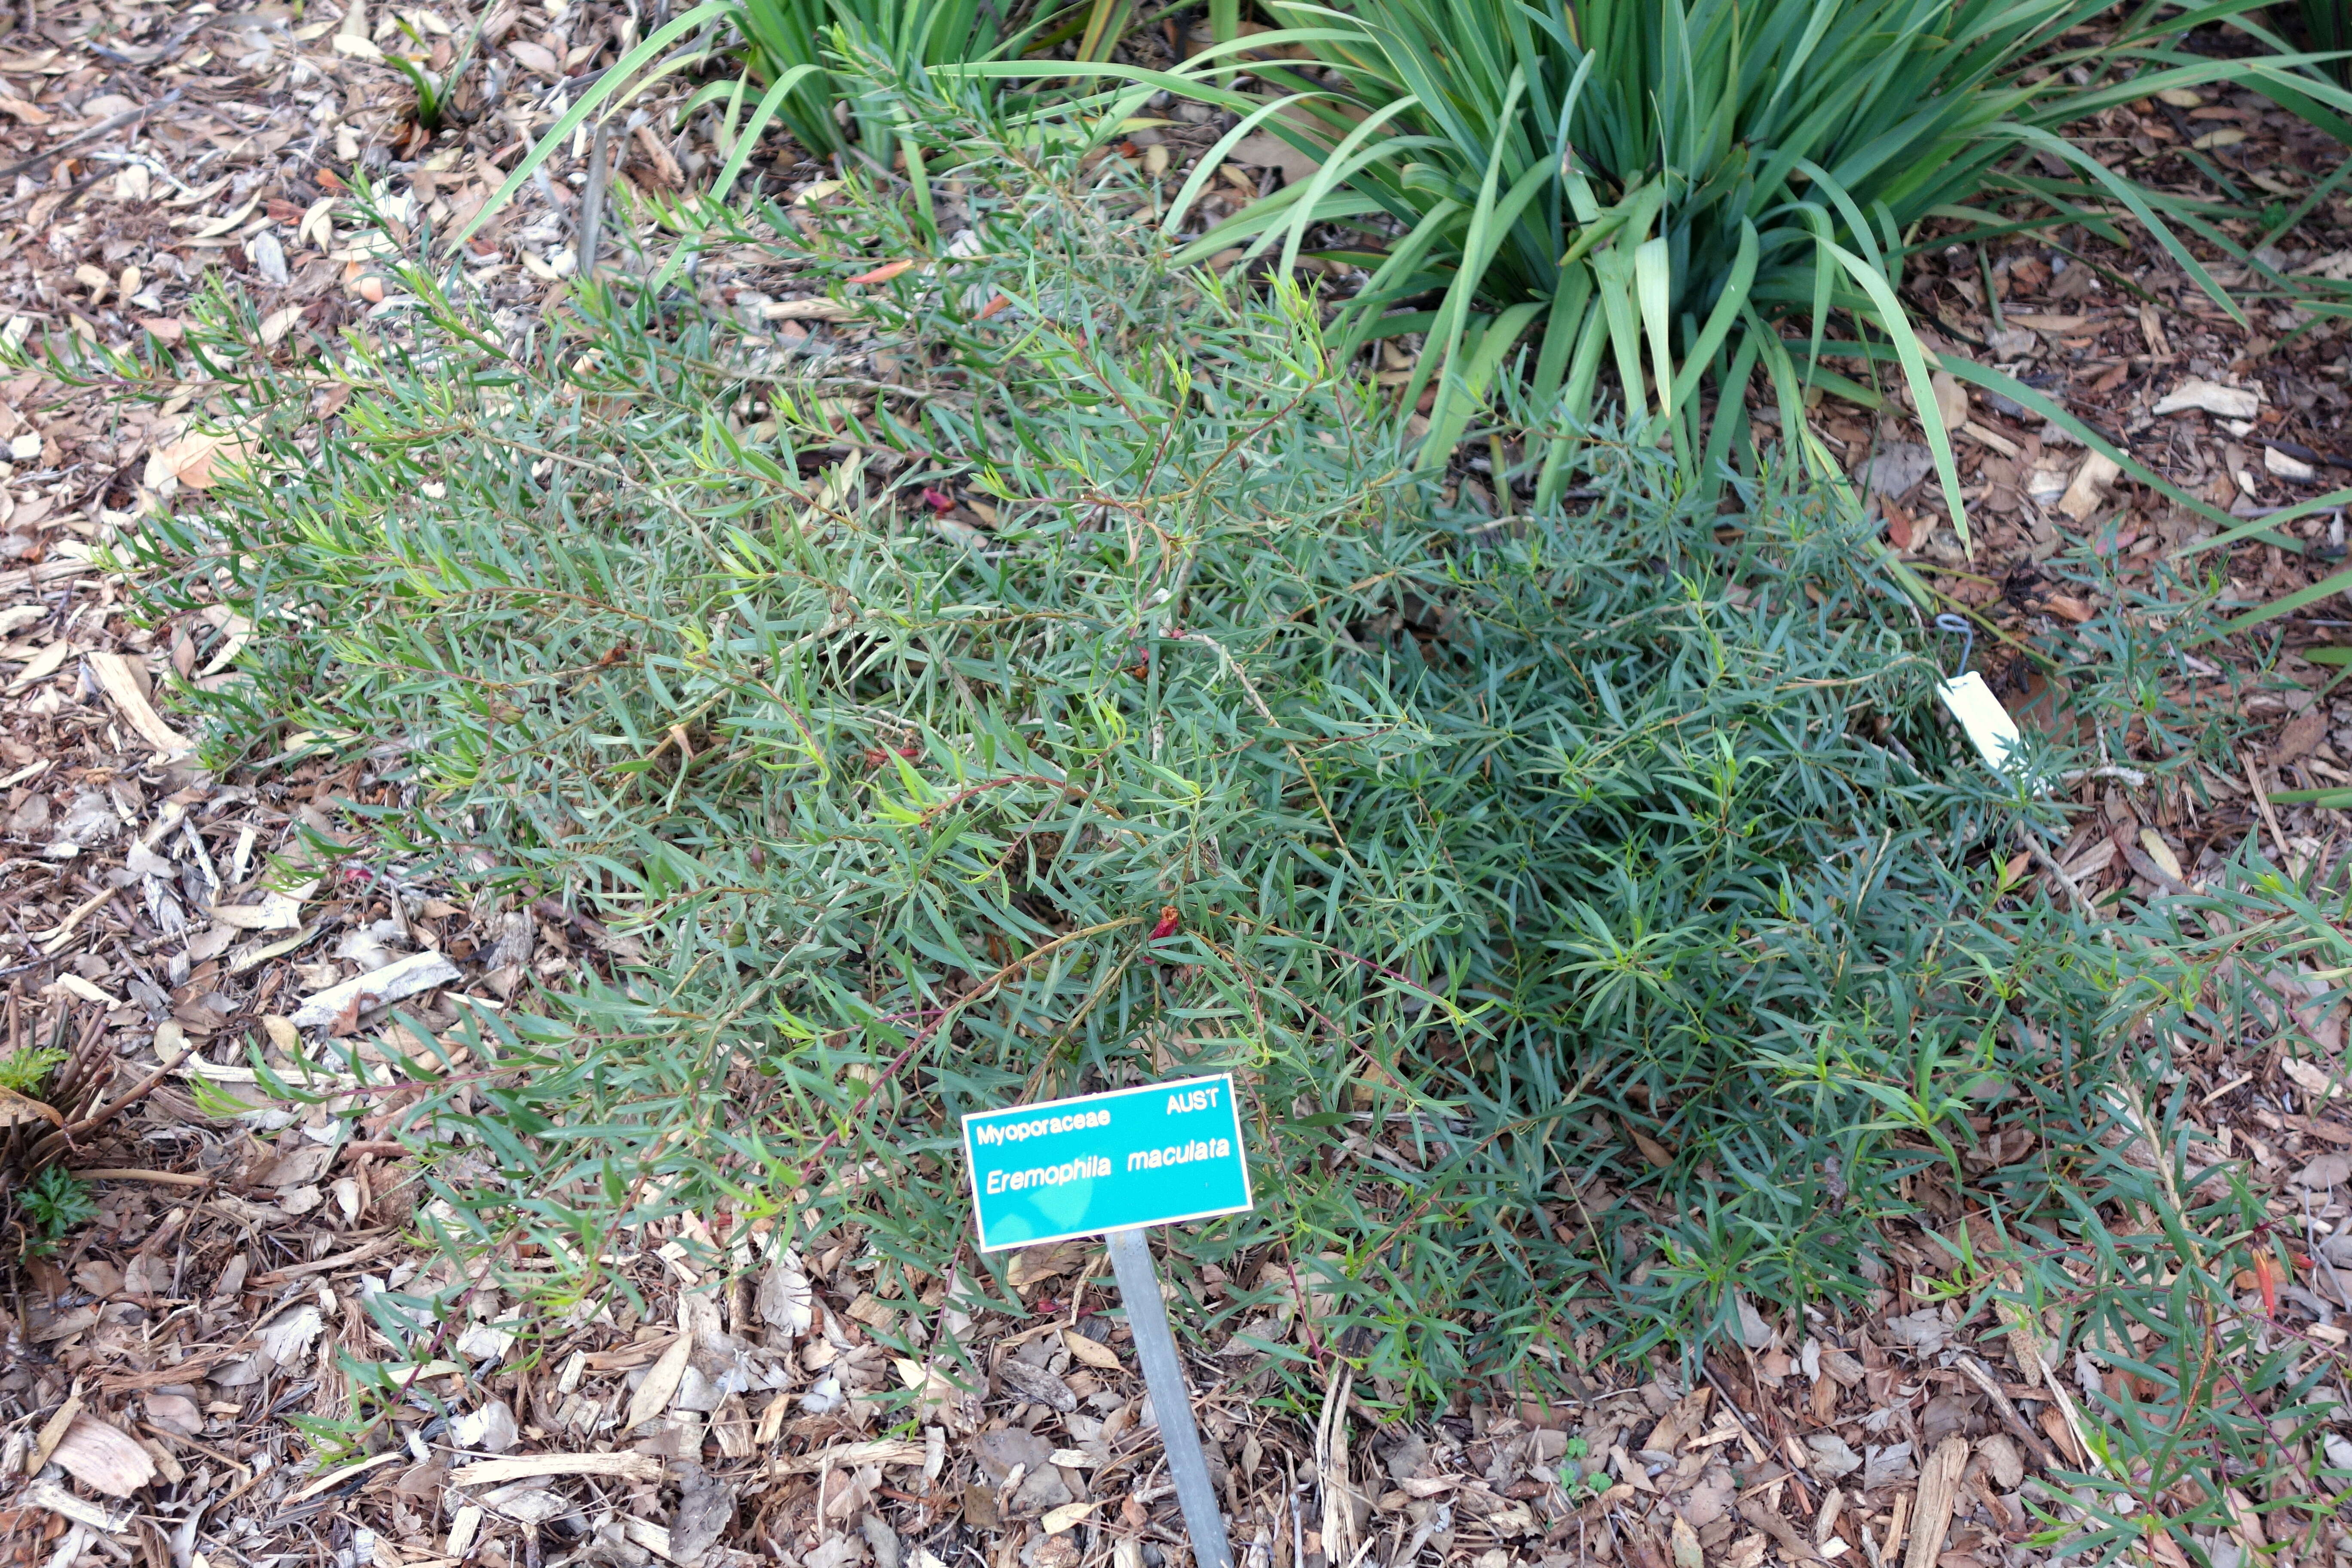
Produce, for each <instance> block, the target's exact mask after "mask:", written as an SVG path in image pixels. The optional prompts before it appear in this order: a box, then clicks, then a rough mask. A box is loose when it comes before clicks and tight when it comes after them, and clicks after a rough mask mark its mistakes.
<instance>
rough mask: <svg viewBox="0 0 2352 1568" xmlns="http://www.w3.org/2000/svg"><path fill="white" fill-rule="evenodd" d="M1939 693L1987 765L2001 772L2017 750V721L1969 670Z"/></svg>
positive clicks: (1938, 688) (1974, 672) (1946, 684)
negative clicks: (2012, 753) (2011, 753)
mask: <svg viewBox="0 0 2352 1568" xmlns="http://www.w3.org/2000/svg"><path fill="white" fill-rule="evenodd" d="M1936 694H1937V696H1938V697H1941V698H1942V699H1943V700H1944V706H1945V707H1946V708H1948V709H1949V710H1951V713H1952V717H1953V718H1955V719H1958V721H1960V728H1961V729H1963V730H1966V731H1968V732H1969V740H1971V741H1973V742H1976V748H1977V755H1979V756H1980V757H1982V758H1983V759H1984V760H1985V766H1987V767H1989V768H1990V769H1991V770H1992V771H1993V772H1995V773H1999V772H2000V771H2001V769H2002V768H2003V766H2005V765H2006V764H2007V763H2008V762H2009V754H2010V752H2013V751H2015V750H2016V749H2017V745H2018V742H2019V741H2020V740H2021V739H2022V737H2021V736H2020V735H2019V734H2018V732H2017V721H2016V720H2014V719H2012V718H2011V717H2010V716H2009V710H2008V709H2006V708H2004V707H2002V706H2001V705H2000V698H1998V697H1995V696H1994V695H1993V694H1992V688H1991V687H1990V686H1987V685H1986V684H1985V683H1984V677H1983V676H1981V675H1979V674H1978V673H1977V672H1976V671H1975V670H1973V669H1972V670H1969V672H1968V673H1967V674H1966V675H1963V676H1961V677H1960V678H1959V679H1958V680H1947V681H1945V682H1943V683H1942V684H1941V685H1939V686H1937V688H1936Z"/></svg>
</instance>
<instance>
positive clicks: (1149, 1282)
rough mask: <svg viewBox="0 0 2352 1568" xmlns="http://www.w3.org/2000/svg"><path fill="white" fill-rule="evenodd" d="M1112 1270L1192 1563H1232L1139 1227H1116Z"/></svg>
mask: <svg viewBox="0 0 2352 1568" xmlns="http://www.w3.org/2000/svg"><path fill="white" fill-rule="evenodd" d="M1105 1239H1106V1240H1107V1241H1108V1243H1109V1244H1110V1267H1111V1272H1112V1273H1114V1274H1116V1275H1117V1276H1118V1294H1119V1299H1120V1300H1123V1301H1125V1302H1126V1303H1127V1326H1128V1329H1129V1331H1130V1332H1132V1333H1133V1334H1134V1335H1135V1355H1136V1359H1137V1360H1138V1361H1140V1362H1141V1363H1143V1385H1144V1386H1145V1387H1146V1388H1149V1389H1150V1391H1151V1411H1152V1414H1153V1415H1155V1416H1157V1417H1158V1418H1159V1421H1160V1447H1162V1448H1164V1449H1166V1450H1167V1452H1168V1473H1169V1475H1170V1476H1171V1478H1172V1479H1174V1480H1175V1482H1176V1502H1177V1506H1178V1507H1180V1508H1181V1509H1182V1510H1184V1531H1185V1533H1186V1534H1188V1535H1190V1536H1191V1537H1192V1562H1193V1564H1194V1568H1233V1563H1234V1549H1233V1547H1232V1545H1231V1544H1230V1543H1229V1542H1227V1541H1226V1540H1225V1516H1224V1513H1223V1510H1220V1509H1219V1508H1218V1507H1217V1487H1216V1483H1215V1482H1214V1481H1213V1480H1211V1479H1209V1460H1208V1457H1207V1456H1206V1455H1204V1454H1202V1452H1201V1432H1200V1428H1199V1427H1197V1426H1194V1425H1193V1424H1192V1390H1191V1389H1190V1388H1189V1387H1187V1386H1186V1385H1185V1383H1184V1363H1182V1362H1181V1361H1179V1360H1178V1359H1177V1358H1176V1336H1175V1335H1174V1334H1172V1333H1171V1332H1170V1331H1169V1330H1168V1312H1167V1310H1166V1307H1165V1305H1164V1304H1163V1303H1162V1302H1161V1301H1160V1273H1159V1270H1157V1269H1155V1268H1152V1267H1151V1243H1150V1241H1149V1240H1148V1239H1146V1237H1144V1234H1143V1232H1141V1231H1140V1230H1115V1231H1112V1232H1111V1233H1110V1235H1109V1236H1108V1237H1106V1238H1105Z"/></svg>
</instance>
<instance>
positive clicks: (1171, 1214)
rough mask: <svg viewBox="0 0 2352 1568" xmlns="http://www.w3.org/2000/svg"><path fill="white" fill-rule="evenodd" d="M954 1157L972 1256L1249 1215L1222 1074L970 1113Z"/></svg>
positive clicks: (1236, 1121) (1238, 1141) (1245, 1177)
mask: <svg viewBox="0 0 2352 1568" xmlns="http://www.w3.org/2000/svg"><path fill="white" fill-rule="evenodd" d="M963 1147H964V1154H965V1156H966V1158H967V1159H968V1160H969V1161H970V1163H971V1200H972V1209H973V1212H974V1214H975V1215H977V1216H978V1218H979V1221H980V1248H981V1250H982V1252H999V1251H1002V1250H1003V1249H1004V1248H1005V1247H1031V1246H1034V1245H1035V1244H1036V1243H1038V1242H1041V1241H1061V1240H1065V1239H1066V1238H1067V1237H1074V1236H1094V1235H1097V1234H1099V1233H1101V1232H1103V1231H1107V1230H1127V1229H1132V1228H1134V1227H1136V1226H1147V1225H1168V1224H1171V1223H1173V1222H1174V1221H1177V1220H1186V1219H1207V1218H1209V1217H1210V1216H1211V1215H1221V1214H1241V1213H1243V1212H1244V1211H1245V1210H1247V1209H1248V1208H1249V1206H1250V1188H1249V1163H1248V1162H1247V1161H1246V1160H1244V1159H1243V1157H1242V1121H1241V1112H1240V1109H1239V1108H1238V1107H1237V1106H1235V1105H1234V1079H1233V1075H1232V1074H1231V1073H1219V1074H1218V1075H1217V1076H1216V1077H1214V1078H1191V1079H1182V1080H1181V1081H1180V1082H1177V1083H1158V1084H1152V1085H1150V1086H1149V1087H1147V1088H1143V1089H1117V1090H1114V1091H1113V1092H1111V1093H1109V1094H1089V1095H1083V1096H1081V1097H1079V1098H1078V1099H1076V1100H1051V1101H1048V1102H1047V1103H1045V1104H1044V1105H1024V1106H1022V1107H1020V1108H1019V1109H1017V1110H981V1111H975V1112H973V1113H972V1114H971V1115H970V1116H967V1117H965V1118H964V1119H963Z"/></svg>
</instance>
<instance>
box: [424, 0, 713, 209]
mask: <svg viewBox="0 0 2352 1568" xmlns="http://www.w3.org/2000/svg"><path fill="white" fill-rule="evenodd" d="M734 10H735V7H734V6H733V5H728V4H726V3H725V0H705V3H704V4H703V5H697V6H696V7H695V8H694V9H693V10H691V11H688V13H686V15H684V16H678V17H676V18H673V19H672V20H671V22H670V24H669V25H668V26H666V27H663V28H660V29H658V30H657V31H656V32H655V33H654V35H653V36H652V37H648V38H647V39H646V41H645V42H644V43H642V44H639V45H638V46H637V47H635V48H634V49H631V50H630V51H629V52H628V53H627V54H626V55H625V56H624V57H622V58H621V60H620V62H619V63H618V64H616V65H614V67H613V68H611V69H609V70H607V71H606V72H605V73H604V75H603V76H602V77H600V78H598V79H597V81H596V85H595V86H594V87H592V88H590V89H588V90H587V91H586V92H583V93H582V94H581V95H580V101H579V102H577V103H575V104H573V105H572V107H571V109H569V110H566V111H565V112H564V114H563V116H562V118H561V119H559V120H558V121H556V122H555V123H554V124H552V125H551V126H549V127H548V128H547V134H546V135H544V136H541V138H540V139H539V140H538V141H537V142H533V143H532V144H531V147H530V151H529V152H527V153H524V154H523V155H522V161H521V162H520V163H517V164H516V165H515V166H514V173H512V174H509V175H508V176H507V177H506V183H505V184H502V185H500V186H499V188H498V189H497V190H495V191H493V192H491V193H490V199H489V200H488V201H487V202H484V203H483V204H482V205H481V210H480V211H478V212H477V213H475V214H474V216H472V217H470V218H468V219H467V220H466V224H465V226H464V227H462V228H460V229H459V230H458V231H457V233H456V234H454V235H452V236H450V237H449V249H450V250H451V251H453V252H454V251H455V250H456V249H457V247H459V246H461V245H463V244H465V243H466V241H467V240H468V239H471V238H472V237H474V234H475V231H477V230H478V229H479V228H480V227H481V226H482V225H484V224H485V223H488V221H489V219H490V217H491V215H493V214H494V213H496V212H497V211H498V210H499V208H500V207H502V206H504V205H507V203H508V202H509V201H510V200H512V199H513V197H514V194H515V193H516V192H517V191H519V190H520V189H522V186H523V182H524V181H526V180H528V179H530V177H531V175H533V174H536V173H538V172H539V166H540V165H541V163H546V162H547V160H548V159H549V158H550V157H551V156H552V155H553V154H554V152H555V150H556V149H557V148H558V147H560V146H562V144H563V141H564V138H566V137H568V136H570V135H571V134H572V132H574V131H577V130H578V129H579V128H580V126H581V123H582V122H583V121H585V120H586V119H587V118H588V117H589V116H590V115H591V114H593V113H594V112H595V111H596V106H597V105H598V104H600V103H603V102H604V100H606V99H608V98H610V97H612V96H613V95H614V93H616V92H618V91H619V90H620V89H621V88H622V86H623V85H624V84H625V82H627V81H628V79H630V78H631V77H633V76H635V74H636V73H637V72H638V71H639V70H640V69H642V68H644V67H645V65H646V62H647V61H649V60H651V59H653V58H655V57H656V56H657V55H659V54H660V53H661V52H662V51H663V50H664V49H666V48H667V47H669V46H670V45H671V44H673V43H675V42H677V40H678V39H680V38H682V37H686V35H687V34H688V33H691V32H693V31H694V30H695V29H697V28H698V27H700V26H702V25H703V24H704V23H706V22H718V21H723V20H725V19H726V18H727V17H729V16H732V15H733V14H734Z"/></svg>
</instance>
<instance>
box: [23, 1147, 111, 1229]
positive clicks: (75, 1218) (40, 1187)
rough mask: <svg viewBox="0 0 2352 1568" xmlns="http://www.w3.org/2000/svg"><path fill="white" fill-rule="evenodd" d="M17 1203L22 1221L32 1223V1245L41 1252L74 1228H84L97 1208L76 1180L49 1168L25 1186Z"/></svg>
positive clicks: (65, 1172) (70, 1174)
mask: <svg viewBox="0 0 2352 1568" xmlns="http://www.w3.org/2000/svg"><path fill="white" fill-rule="evenodd" d="M17 1202H18V1204H19V1205H22V1207H23V1208H24V1211H25V1217H26V1219H28V1220H30V1221H31V1222H32V1243H33V1246H34V1247H35V1248H36V1249H45V1248H47V1247H49V1246H51V1245H53V1244H55V1243H56V1241H57V1240H58V1237H62V1236H64V1235H65V1234H66V1233H67V1232H68V1231H69V1230H72V1229H73V1228H74V1227H75V1226H79V1225H84V1224H87V1223H88V1222H89V1219H90V1217H91V1216H92V1215H96V1214H97V1213H98V1205H97V1203H96V1201H95V1200H93V1199H92V1198H91V1197H90V1195H89V1188H88V1187H85V1186H84V1185H82V1184H81V1183H80V1182H79V1181H78V1180H76V1179H75V1177H74V1176H73V1174H72V1173H70V1172H68V1171H67V1170H66V1169H65V1168H64V1167H62V1166H59V1165H52V1166H50V1167H49V1168H48V1169H47V1170H46V1171H43V1172H42V1173H40V1174H39V1175H37V1176H35V1177H34V1178H33V1179H32V1180H31V1181H30V1182H28V1183H26V1184H25V1190H24V1192H23V1193H22V1194H20V1195H19V1196H18V1198H17Z"/></svg>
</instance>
